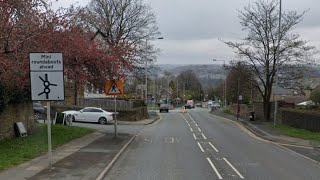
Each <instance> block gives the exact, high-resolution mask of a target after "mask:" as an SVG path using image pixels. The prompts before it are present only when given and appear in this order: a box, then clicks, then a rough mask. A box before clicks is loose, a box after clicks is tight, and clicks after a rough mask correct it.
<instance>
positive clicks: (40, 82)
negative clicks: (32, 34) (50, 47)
mask: <svg viewBox="0 0 320 180" xmlns="http://www.w3.org/2000/svg"><path fill="white" fill-rule="evenodd" d="M29 59H30V81H31V99H32V100H33V101H46V102H47V127H48V159H49V168H51V167H52V143H51V117H50V115H51V108H50V106H51V105H50V101H63V100H64V78H63V59H62V53H30V54H29Z"/></svg>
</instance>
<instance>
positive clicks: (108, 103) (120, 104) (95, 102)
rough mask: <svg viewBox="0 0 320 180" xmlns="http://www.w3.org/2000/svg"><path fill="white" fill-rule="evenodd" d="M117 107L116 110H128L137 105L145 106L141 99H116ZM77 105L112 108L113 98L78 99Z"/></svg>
mask: <svg viewBox="0 0 320 180" xmlns="http://www.w3.org/2000/svg"><path fill="white" fill-rule="evenodd" d="M116 102H117V109H118V110H129V109H134V108H137V107H142V106H145V105H144V102H143V101H141V100H133V101H127V100H117V101H116ZM78 103H79V104H78V105H79V106H83V107H101V108H103V109H106V110H110V109H114V103H115V101H114V99H106V98H96V99H79V101H78Z"/></svg>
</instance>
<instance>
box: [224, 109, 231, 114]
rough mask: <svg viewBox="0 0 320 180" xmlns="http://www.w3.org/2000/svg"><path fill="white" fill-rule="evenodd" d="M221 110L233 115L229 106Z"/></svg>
mask: <svg viewBox="0 0 320 180" xmlns="http://www.w3.org/2000/svg"><path fill="white" fill-rule="evenodd" d="M223 112H224V113H226V114H231V115H233V114H232V113H231V110H230V108H224V109H223Z"/></svg>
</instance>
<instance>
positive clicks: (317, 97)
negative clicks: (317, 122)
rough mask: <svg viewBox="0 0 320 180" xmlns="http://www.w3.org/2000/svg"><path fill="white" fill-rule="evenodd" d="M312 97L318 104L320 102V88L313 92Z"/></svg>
mask: <svg viewBox="0 0 320 180" xmlns="http://www.w3.org/2000/svg"><path fill="white" fill-rule="evenodd" d="M310 99H311V100H312V101H313V102H314V103H316V105H319V104H320V90H319V89H318V90H315V91H313V92H312V93H311V96H310Z"/></svg>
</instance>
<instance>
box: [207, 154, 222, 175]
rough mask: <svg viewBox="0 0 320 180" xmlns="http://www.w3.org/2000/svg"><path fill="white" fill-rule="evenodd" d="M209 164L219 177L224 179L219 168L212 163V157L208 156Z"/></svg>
mask: <svg viewBox="0 0 320 180" xmlns="http://www.w3.org/2000/svg"><path fill="white" fill-rule="evenodd" d="M207 160H208V162H209V164H210V165H211V167H212V169H213V170H214V172H215V173H216V174H217V176H218V178H219V179H222V177H221V175H220V173H219V171H218V170H217V168H216V167H215V166H214V164H213V163H212V161H211V160H210V158H207Z"/></svg>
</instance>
